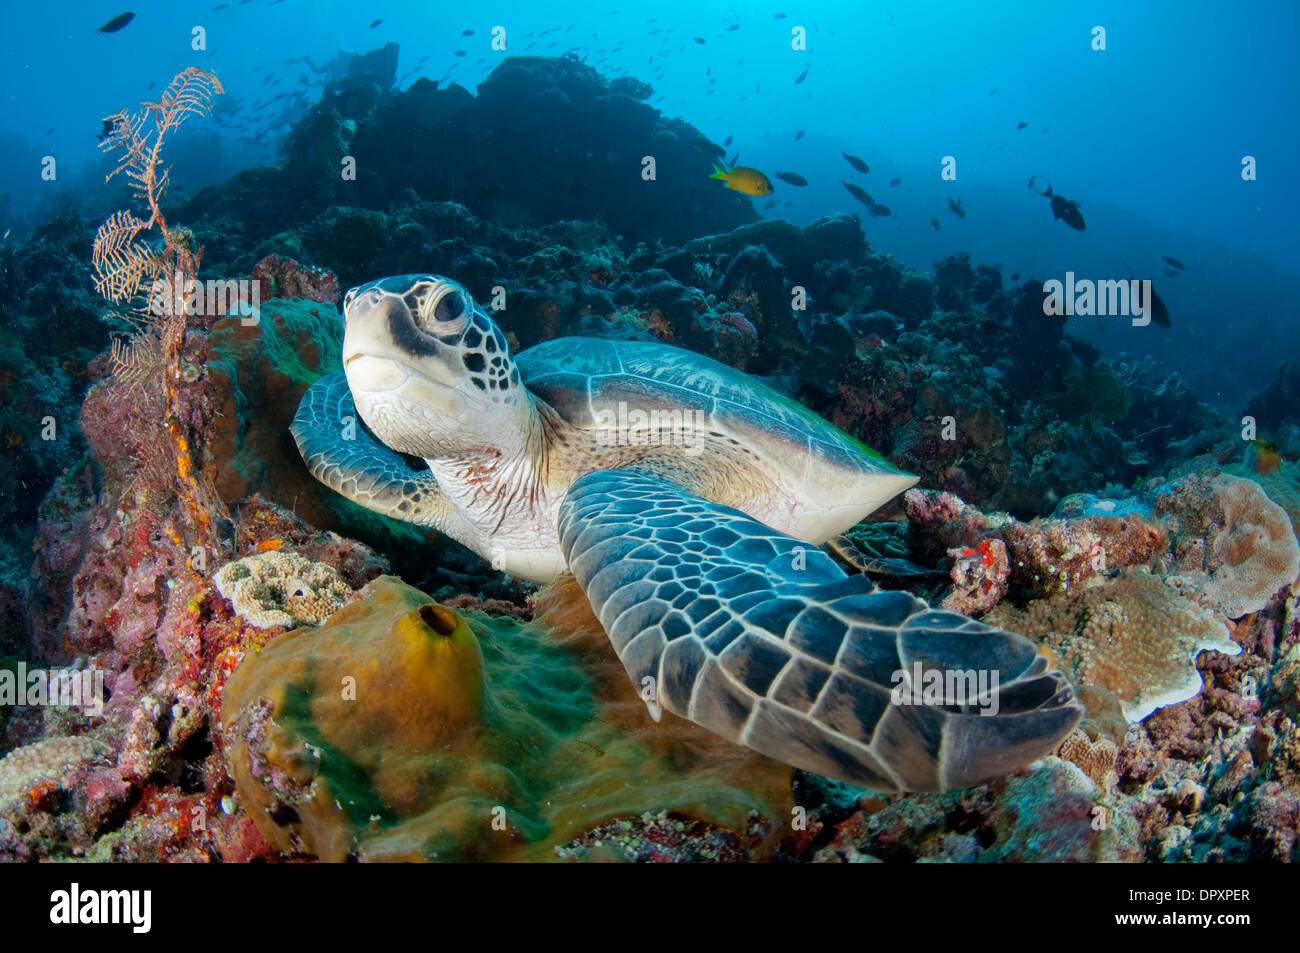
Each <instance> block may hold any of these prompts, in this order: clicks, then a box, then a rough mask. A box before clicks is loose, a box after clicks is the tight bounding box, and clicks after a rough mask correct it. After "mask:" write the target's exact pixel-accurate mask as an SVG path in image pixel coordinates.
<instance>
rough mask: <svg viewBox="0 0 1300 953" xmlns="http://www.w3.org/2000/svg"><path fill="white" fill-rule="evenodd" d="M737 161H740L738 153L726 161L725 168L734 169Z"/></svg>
mask: <svg viewBox="0 0 1300 953" xmlns="http://www.w3.org/2000/svg"><path fill="white" fill-rule="evenodd" d="M739 161H740V153H739V152H737V153H736V154H735V155H734V156H732V157H731V158H730V159H728V160H727V168H729V169H730V168H735V166H736V163H738V162H739Z"/></svg>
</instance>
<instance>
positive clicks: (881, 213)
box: [867, 205, 892, 218]
mask: <svg viewBox="0 0 1300 953" xmlns="http://www.w3.org/2000/svg"><path fill="white" fill-rule="evenodd" d="M867 211H868V212H870V213H871V214H872V215H873V216H875V217H876V218H884V217H885V216H887V215H891V214H892V213H891V212H890V211H889V206H888V205H873V206H871V208H869V209H867Z"/></svg>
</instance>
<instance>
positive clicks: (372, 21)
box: [370, 17, 384, 30]
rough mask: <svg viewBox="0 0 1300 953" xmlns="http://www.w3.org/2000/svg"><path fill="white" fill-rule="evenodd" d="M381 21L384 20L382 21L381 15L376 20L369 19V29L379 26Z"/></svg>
mask: <svg viewBox="0 0 1300 953" xmlns="http://www.w3.org/2000/svg"><path fill="white" fill-rule="evenodd" d="M383 22H384V21H383V18H382V17H381V18H380V19H378V20H371V21H370V29H372V30H373V29H374V28H375V27H377V26H379V24H381V23H383Z"/></svg>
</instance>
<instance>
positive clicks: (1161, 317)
mask: <svg viewBox="0 0 1300 953" xmlns="http://www.w3.org/2000/svg"><path fill="white" fill-rule="evenodd" d="M1080 231H1082V229H1080ZM1128 276H1129V280H1130V281H1132V280H1133V269H1132V268H1130V269H1129V270H1128ZM1142 288H1143V286H1142V285H1141V284H1138V286H1137V290H1136V291H1135V292H1134V293H1133V296H1134V302H1133V310H1134V311H1143V310H1146V306H1145V304H1144V302H1143V301H1142ZM1151 323H1152V324H1155V325H1157V326H1158V327H1162V328H1167V327H1169V325H1170V324H1171V323H1172V322H1171V321H1170V320H1169V309H1168V308H1167V307H1165V303H1164V302H1163V301H1161V300H1160V295H1158V294H1156V286H1155V285H1154V284H1153V285H1151Z"/></svg>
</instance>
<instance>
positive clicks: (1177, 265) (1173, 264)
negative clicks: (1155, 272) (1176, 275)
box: [1160, 255, 1187, 271]
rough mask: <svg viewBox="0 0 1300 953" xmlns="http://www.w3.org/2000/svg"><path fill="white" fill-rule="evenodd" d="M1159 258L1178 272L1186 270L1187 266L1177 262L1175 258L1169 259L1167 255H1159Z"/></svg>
mask: <svg viewBox="0 0 1300 953" xmlns="http://www.w3.org/2000/svg"><path fill="white" fill-rule="evenodd" d="M1160 257H1161V258H1163V259H1164V260H1165V263H1166V264H1168V265H1170V266H1171V267H1173V268H1177V269H1178V270H1179V271H1186V270H1187V266H1186V265H1184V264H1183V263H1182V262H1181V261H1179V260H1178V259H1177V258H1170V257H1169V256H1168V255H1161V256H1160Z"/></svg>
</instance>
